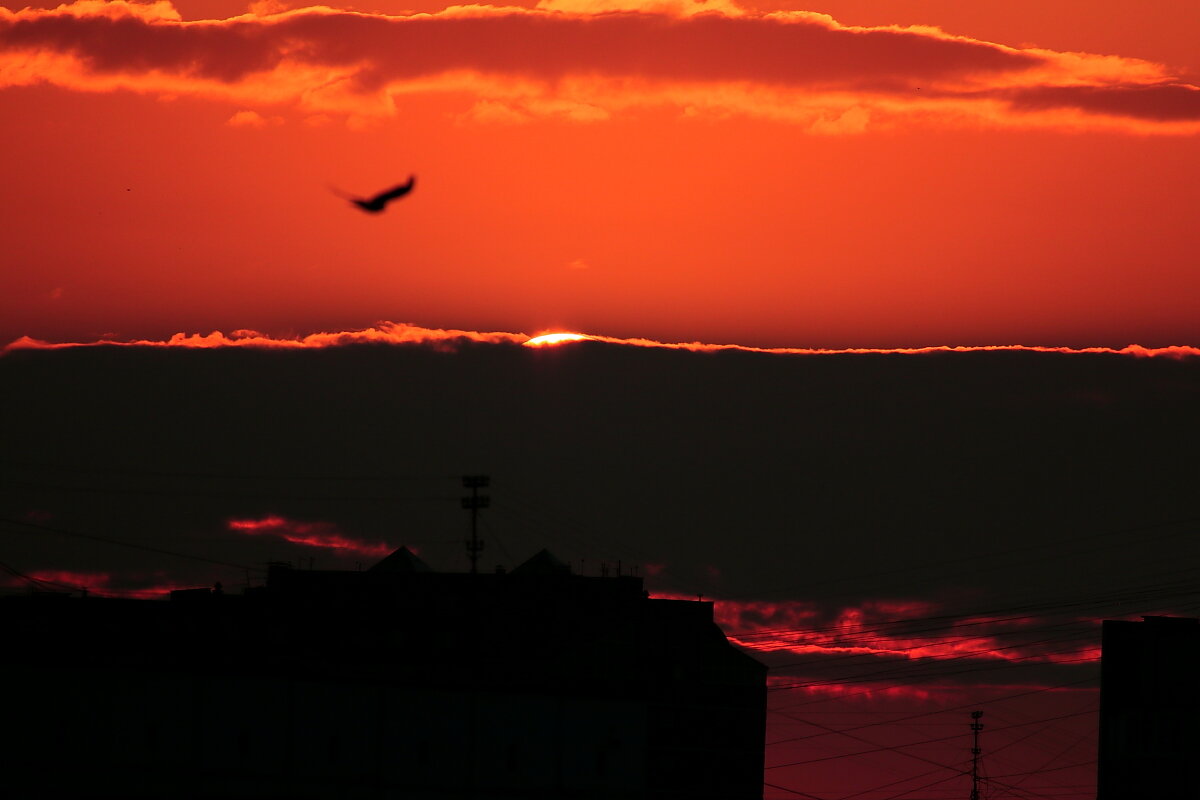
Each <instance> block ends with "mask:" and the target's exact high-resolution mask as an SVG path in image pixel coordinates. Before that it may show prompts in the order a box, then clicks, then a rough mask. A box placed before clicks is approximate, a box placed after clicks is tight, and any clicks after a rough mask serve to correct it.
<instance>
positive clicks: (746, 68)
mask: <svg viewBox="0 0 1200 800" xmlns="http://www.w3.org/2000/svg"><path fill="white" fill-rule="evenodd" d="M697 9H699V13H697ZM37 84H51V85H56V86H60V87H63V88H67V89H71V90H79V91H114V90H130V91H136V92H144V93H150V94H158V95H170V96H179V95H198V96H203V97H209V98H214V99H222V100H225V101H228V102H233V103H237V104H239V105H242V106H244V107H247V108H246V110H247V111H249V110H250V109H251V108H259V109H262V108H268V107H274V108H286V107H291V108H296V109H298V110H299V111H301V112H302V113H308V114H340V115H346V116H347V117H348V118H351V117H353V118H363V117H389V116H402V115H403V110H404V104H405V98H406V97H407V96H411V95H417V94H430V93H443V94H444V93H450V92H453V93H458V94H461V95H463V96H465V97H466V98H467V99H466V106H465V110H464V113H463V115H462V118H463V119H464V120H468V121H474V122H484V123H486V122H520V121H522V120H527V119H532V118H538V117H554V118H562V119H568V120H573V121H579V122H595V121H600V120H605V119H609V118H611V117H613V116H615V115H620V114H625V113H631V112H635V111H637V110H640V109H648V108H668V109H673V110H675V111H677V112H679V113H682V114H685V115H689V116H697V115H699V116H704V115H713V116H718V117H721V116H728V115H731V114H733V115H739V114H740V115H750V116H755V117H760V118H769V119H775V120H779V121H782V122H788V123H794V124H798V125H801V126H803V127H805V128H806V129H808V130H810V131H814V132H819V133H834V134H836V133H854V132H860V131H862V130H865V129H867V128H868V127H889V126H895V125H899V124H907V123H911V122H917V123H921V122H933V123H936V124H941V125H944V124H948V123H949V124H970V125H978V124H980V123H984V124H991V125H997V126H1004V127H1010V126H1016V127H1045V126H1050V127H1057V128H1099V129H1117V130H1127V131H1136V132H1167V133H1193V132H1195V131H1196V130H1197V129H1198V128H1200V88H1197V87H1196V86H1194V85H1191V84H1190V83H1188V82H1186V81H1184V80H1183V79H1181V78H1179V77H1178V76H1176V75H1174V74H1172V72H1171V71H1170V70H1169V69H1168V68H1166V67H1164V66H1162V65H1158V64H1155V63H1151V62H1148V61H1144V60H1140V59H1134V58H1125V57H1121V56H1117V55H1095V54H1086V53H1066V52H1057V51H1052V50H1046V49H1037V48H1015V47H1009V46H1005V45H1001V44H995V43H991V42H985V41H980V40H976V39H971V38H967V37H962V36H952V35H949V34H947V33H945V32H943V31H941V30H939V29H937V28H934V27H899V26H879V27H857V26H847V25H842V24H840V23H838V22H837V21H836V20H834V19H833V18H832V17H829V16H828V15H825V14H818V13H811V12H805V11H788V12H774V13H756V12H755V13H751V12H746V11H742V10H740V9H738V8H737V7H736V6H733V5H731V4H729V3H721V4H717V3H709V4H707V5H696V4H685V3H674V2H655V3H649V4H646V3H642V4H640V5H639V4H636V3H633V4H630V3H624V2H588V1H587V0H544V2H542V3H540V4H539V7H538V8H535V9H525V8H515V7H498V6H488V5H471V6H455V7H451V8H447V9H445V10H443V11H440V12H437V13H432V14H425V13H414V14H410V15H407V16H392V15H384V14H367V13H358V12H352V11H345V10H339V9H335V8H330V7H327V6H313V7H309V8H302V9H296V10H291V11H282V12H279V13H265V12H260V13H250V14H245V15H241V16H237V17H232V18H229V19H222V20H198V21H184V20H183V19H182V18H181V17H180V15H179V14H178V12H177V11H176V10H175V8H174V7H173V6H172V5H171V4H170V3H169V2H167V1H166V0H160V2H155V3H150V4H134V3H127V2H123V1H121V0H119V1H118V2H112V3H100V2H95V0H81V1H80V2H76V3H73V4H70V5H63V6H59V7H58V8H57V9H52V10H37V9H24V10H21V11H15V12H14V11H8V10H4V9H0V88H3V87H12V86H22V85H37ZM254 113H257V112H254Z"/></svg>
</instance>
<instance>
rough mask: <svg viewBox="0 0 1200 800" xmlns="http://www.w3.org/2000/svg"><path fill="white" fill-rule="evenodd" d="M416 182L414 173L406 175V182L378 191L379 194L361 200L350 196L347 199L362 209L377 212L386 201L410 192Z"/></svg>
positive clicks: (381, 209)
mask: <svg viewBox="0 0 1200 800" xmlns="http://www.w3.org/2000/svg"><path fill="white" fill-rule="evenodd" d="M416 182H417V177H416V176H415V175H410V176H409V177H408V181H407V182H405V183H402V184H400V185H399V186H393V187H392V188H391V189H388V190H387V191H385V192H380V193H379V194H377V195H375V196H374V197H371V198H368V199H366V200H361V199H358V198H353V197H352V198H349V200H350V202H351V203H353V204H354V205H356V206H358V207H359V208H360V209H362V210H363V211H368V212H370V213H372V214H378V213H379V212H380V211H383V209H384V207H385V206H386V205H387V204H388V203H390V202H392V201H393V200H395V199H397V198H400V197H404V195H406V194H408V193H409V192H411V191H412V189H413V186H414V185H415V184H416Z"/></svg>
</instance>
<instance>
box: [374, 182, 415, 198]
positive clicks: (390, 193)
mask: <svg viewBox="0 0 1200 800" xmlns="http://www.w3.org/2000/svg"><path fill="white" fill-rule="evenodd" d="M416 182H417V176H415V175H410V176H409V177H408V181H407V182H406V183H402V184H400V185H399V186H393V187H392V188H391V189H388V190H387V191H386V192H380V193H379V194H377V195H375V196H374V197H372V198H371V202H372V203H388V202H391V201H392V200H395V199H397V198H399V197H404V195H406V194H408V193H409V192H411V191H412V189H413V185H414V184H416Z"/></svg>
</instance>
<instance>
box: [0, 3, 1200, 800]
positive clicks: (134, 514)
mask: <svg viewBox="0 0 1200 800" xmlns="http://www.w3.org/2000/svg"><path fill="white" fill-rule="evenodd" d="M1198 37H1200V5H1197V4H1194V3H1184V2H1167V1H1166V0H1154V2H1149V3H1140V4H1135V3H1131V2H1117V0H1089V1H1088V2H1083V1H1082V0H1079V1H1076V0H970V1H969V2H968V1H967V0H813V1H812V2H795V3H792V2H771V0H765V1H764V2H759V3H752V2H744V3H735V2H733V1H732V0H712V2H708V3H692V2H683V1H681V0H661V2H656V1H655V0H645V1H644V2H639V0H542V2H540V3H537V4H536V5H534V4H529V3H527V4H524V5H520V4H513V5H505V6H486V5H466V6H454V7H451V8H447V7H445V6H444V5H442V4H439V3H436V2H422V0H414V1H412V2H410V1H409V0H396V2H390V1H389V0H377V2H371V1H370V0H368V1H367V2H364V3H361V4H357V5H348V6H344V7H341V6H319V7H309V6H305V5H304V4H301V3H291V2H276V1H275V0H262V2H256V3H253V4H251V5H250V6H249V7H247V4H246V3H244V2H237V1H235V0H230V2H226V1H225V0H191V1H190V2H189V1H187V0H179V1H178V2H174V3H170V2H165V1H164V2H157V3H152V4H135V3H126V2H109V3H104V2H94V1H93V0H83V1H82V2H77V3H74V4H69V5H63V6H57V7H56V6H55V5H54V4H52V3H44V4H35V5H34V6H33V7H31V8H25V7H24V6H23V4H20V5H14V4H11V3H9V4H7V5H4V6H0V119H2V120H3V124H2V125H0V146H2V147H3V152H4V153H5V159H4V169H3V190H2V191H0V220H2V221H3V222H2V223H0V390H2V391H0V445H2V447H0V567H2V568H3V569H4V570H5V574H2V575H0V585H2V586H3V587H5V590H6V591H18V590H25V588H26V587H27V586H28V584H29V581H30V580H31V579H32V580H33V581H34V582H35V583H36V582H39V581H40V582H41V583H40V584H39V585H41V586H42V587H43V588H53V587H60V588H61V587H67V588H78V587H80V586H87V587H88V588H89V591H91V592H93V593H97V594H105V593H109V594H114V595H118V596H161V594H162V592H164V591H165V590H166V589H169V588H172V587H181V586H195V585H209V584H211V583H212V581H213V580H216V579H220V580H223V581H225V582H226V584H227V585H228V586H230V587H234V586H239V585H241V584H242V583H244V582H245V581H247V580H249V581H251V582H253V581H254V580H257V579H258V578H257V577H256V576H259V575H260V574H261V572H262V566H263V565H264V564H265V562H267V561H270V560H289V561H292V562H294V563H297V564H310V563H312V562H310V561H309V559H313V560H314V561H315V562H316V564H317V566H318V567H322V566H323V567H326V568H331V569H332V568H344V569H354V568H356V567H357V566H358V565H360V564H370V563H373V562H374V561H375V560H377V559H378V558H380V557H381V555H383V554H386V553H387V552H390V550H391V549H392V548H394V547H398V546H400V545H402V544H404V545H408V546H410V547H412V548H414V549H415V550H417V551H419V552H420V553H421V555H422V557H423V558H426V559H427V560H429V562H430V563H431V564H433V565H434V566H435V567H436V568H439V569H446V570H461V569H463V568H464V566H465V564H464V558H463V551H462V537H463V535H464V531H465V517H464V515H463V512H462V511H461V509H460V508H459V495H460V494H461V492H462V489H461V485H460V476H462V475H464V474H476V473H482V474H489V475H491V476H492V480H493V486H492V488H491V490H490V491H491V493H492V499H493V503H492V506H491V507H490V508H489V510H488V512H487V513H486V514H485V515H484V524H485V529H484V535H485V538H486V539H487V540H488V547H489V550H488V551H486V558H487V560H488V566H489V569H490V568H491V566H492V562H493V561H494V562H495V563H496V564H505V565H508V566H512V565H514V564H516V563H519V562H520V561H522V560H524V558H526V557H528V556H529V555H532V554H533V553H534V552H536V551H537V550H539V549H540V548H542V547H549V548H550V549H551V550H553V551H554V552H556V553H557V554H559V555H560V556H561V557H562V558H564V559H565V560H569V561H571V563H572V565H573V567H574V568H575V569H576V570H578V571H583V572H585V573H587V574H598V573H599V569H600V566H599V565H600V563H601V562H602V561H604V562H609V563H615V562H617V561H618V560H621V561H622V562H623V563H624V564H625V565H626V568H628V566H629V565H636V566H637V569H638V570H639V572H640V574H642V575H644V576H645V578H646V581H647V586H648V588H650V589H651V590H652V591H654V592H655V593H656V594H658V595H660V596H669V597H696V596H699V595H703V596H704V597H705V598H707V599H714V600H716V601H717V606H716V613H717V617H718V620H719V621H720V623H721V624H722V626H723V627H724V629H725V630H726V631H727V632H728V633H730V634H731V636H733V637H734V639H735V641H737V642H738V643H739V644H741V645H742V646H744V647H747V648H749V649H751V650H753V651H754V652H755V653H756V654H757V655H758V656H759V657H761V658H762V659H763V660H764V661H766V662H767V663H768V664H769V665H770V666H771V667H772V670H771V678H770V680H771V687H772V691H771V714H770V716H769V717H768V720H769V722H768V731H767V739H768V745H769V746H768V756H767V765H766V766H767V770H766V776H767V777H766V780H767V782H768V785H767V789H766V796H767V797H768V798H770V800H782V798H792V797H807V798H810V800H812V799H813V798H816V800H851V798H855V799H856V800H899V799H900V798H905V799H906V800H938V799H940V798H951V797H953V798H961V797H964V796H967V794H968V792H969V781H968V783H966V784H964V783H963V772H962V769H963V768H964V764H965V763H967V762H968V761H969V747H970V744H969V741H968V739H969V737H968V727H967V726H968V723H969V716H968V714H969V711H970V710H972V709H975V708H980V709H986V714H987V716H986V718H985V719H984V722H985V723H986V724H988V726H989V727H988V729H987V733H986V737H987V738H986V741H985V754H986V755H985V762H986V764H987V765H988V770H989V773H988V774H989V777H990V778H992V779H993V780H994V783H992V784H989V786H990V791H991V794H988V795H985V797H988V798H991V797H1014V798H1034V797H1055V798H1067V799H1068V800H1070V799H1071V798H1094V796H1095V763H1094V759H1095V752H1096V751H1095V736H1096V709H1097V703H1098V690H1097V686H1098V684H1097V680H1096V679H1097V675H1098V670H1097V658H1098V655H1099V653H1098V646H1099V628H1098V621H1099V620H1100V619H1104V618H1114V617H1121V618H1131V619H1137V618H1138V616H1139V615H1141V614H1191V615H1195V614H1197V612H1198V611H1200V598H1197V596H1196V593H1195V591H1194V586H1195V578H1196V575H1197V569H1198V565H1200V551H1198V547H1200V545H1198V544H1197V543H1198V542H1200V536H1197V534H1196V526H1197V519H1198V518H1200V515H1197V514H1196V511H1195V508H1194V493H1195V485H1196V479H1197V477H1200V476H1198V475H1197V470H1196V467H1195V453H1196V452H1197V450H1200V432H1198V430H1197V426H1196V425H1195V409H1196V408H1197V407H1200V406H1198V404H1200V357H1197V356H1200V350H1197V348H1198V347H1200V300H1198V299H1197V298H1200V270H1198V269H1197V268H1196V264H1197V255H1196V254H1197V252H1198V251H1200V240H1198V237H1197V234H1196V224H1195V216H1196V211H1197V209H1200V49H1198V48H1197V47H1196V46H1195V43H1196V41H1198ZM410 175H415V176H416V184H415V189H414V190H413V192H412V193H411V194H410V195H409V196H407V197H405V198H403V199H401V200H399V201H397V202H396V203H394V204H393V205H392V206H390V207H389V208H388V209H387V210H386V211H385V212H384V213H382V214H379V215H368V214H364V213H362V212H360V211H358V210H357V209H355V208H354V207H352V206H351V205H350V204H349V203H348V202H347V201H346V196H351V195H352V196H360V197H361V196H369V195H371V194H373V193H375V192H378V191H380V190H382V189H385V188H387V187H389V186H392V185H395V184H397V183H401V182H403V181H404V180H406V179H407V178H408V176H410ZM554 331H575V332H580V333H581V334H587V336H588V339H587V340H577V341H568V342H566V343H562V344H558V345H554V344H551V345H548V346H545V347H526V346H524V343H525V342H526V340H527V339H528V338H529V337H530V336H534V335H538V334H543V333H547V332H554ZM100 342H102V343H105V344H102V345H97V343H100ZM663 345H667V346H663ZM676 345H678V346H676ZM718 345H735V346H736V347H718ZM1131 345H1132V347H1131ZM830 351H841V352H830ZM839 731H840V732H839Z"/></svg>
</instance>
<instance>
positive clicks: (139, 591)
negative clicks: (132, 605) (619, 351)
mask: <svg viewBox="0 0 1200 800" xmlns="http://www.w3.org/2000/svg"><path fill="white" fill-rule="evenodd" d="M27 577H29V578H32V579H33V580H34V581H35V582H36V583H37V586H36V588H37V589H39V590H42V591H52V592H53V591H60V592H72V591H74V592H82V591H85V590H86V591H87V593H88V594H93V595H99V596H101V597H109V596H111V597H127V598H133V599H136V600H158V599H162V598H165V597H166V596H167V595H168V594H170V593H171V592H172V591H174V590H175V589H190V588H192V587H193V586H194V584H179V583H172V582H163V581H162V580H161V578H162V576H161V575H159V576H156V580H154V581H153V582H150V583H147V582H146V581H145V580H133V579H118V578H117V577H115V576H113V575H112V574H111V573H108V572H71V571H69V570H37V571H35V572H30V573H28V576H27ZM2 585H4V586H7V587H9V588H22V589H27V588H30V587H31V586H33V585H34V584H31V583H30V582H29V581H26V580H23V579H21V578H18V577H16V576H12V577H8V578H6V579H5V580H4V581H3V584H2Z"/></svg>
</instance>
